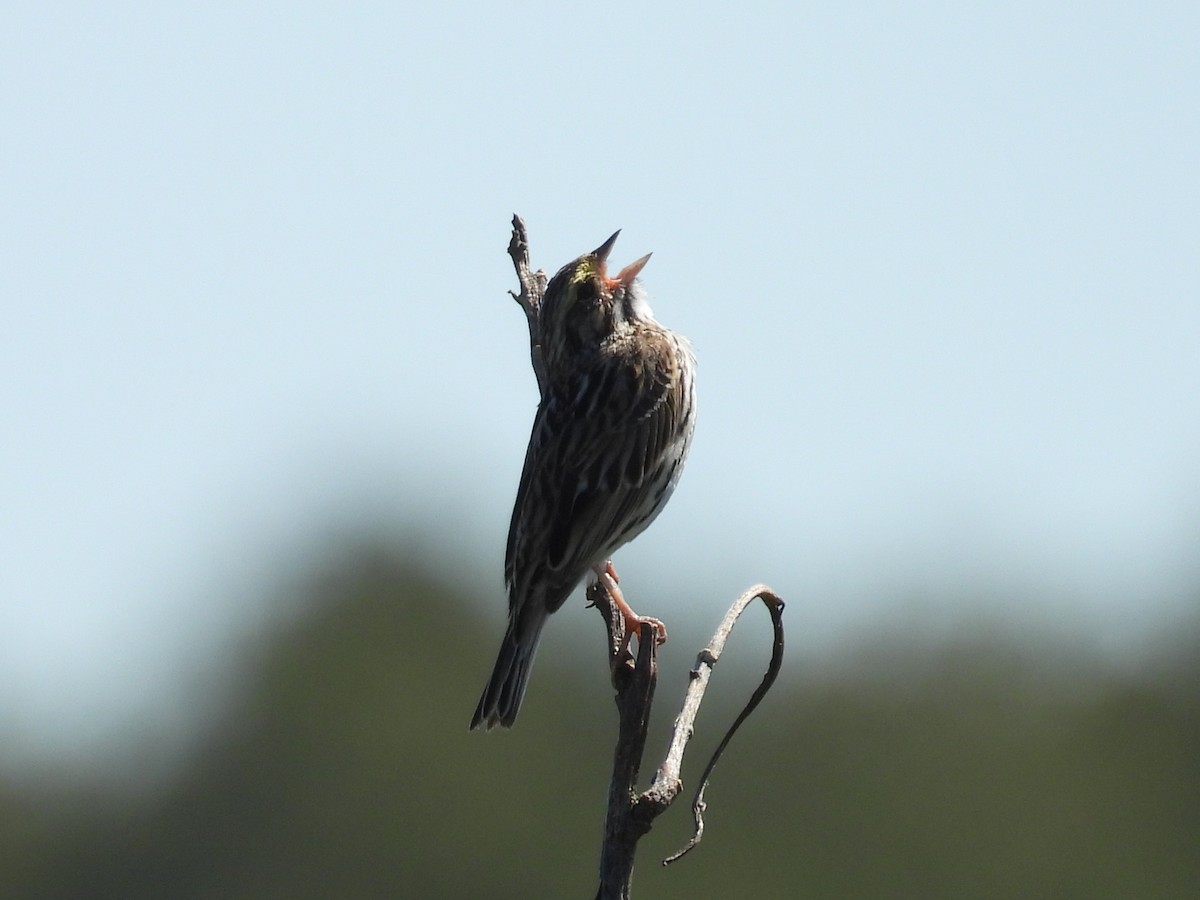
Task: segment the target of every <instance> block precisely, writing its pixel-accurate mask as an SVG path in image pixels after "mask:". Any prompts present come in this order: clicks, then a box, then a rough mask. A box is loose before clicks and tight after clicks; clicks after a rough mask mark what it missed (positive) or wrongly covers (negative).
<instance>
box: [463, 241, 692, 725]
mask: <svg viewBox="0 0 1200 900" xmlns="http://www.w3.org/2000/svg"><path fill="white" fill-rule="evenodd" d="M619 234H620V232H619V231H618V232H617V233H616V234H613V236H612V237H610V238H609V239H608V240H607V241H605V242H604V243H603V244H601V245H600V246H599V247H597V248H596V249H595V250H594V251H592V252H591V253H585V254H584V255H583V256H580V257H579V258H578V259H575V260H573V261H572V262H569V263H567V265H565V266H563V267H562V268H561V269H560V270H559V271H558V273H557V274H556V275H555V276H554V277H553V278H551V279H550V282H549V284H547V286H546V291H545V295H544V296H543V299H542V304H541V307H540V309H539V312H538V322H537V334H538V344H539V346H540V350H541V354H542V360H543V364H544V368H545V383H544V389H543V393H542V398H541V402H540V404H539V405H538V409H537V415H536V416H535V417H534V421H533V431H532V433H531V434H530V437H529V447H528V449H527V450H526V451H525V465H524V468H523V469H522V472H521V481H520V486H519V487H518V489H517V500H516V503H515V505H514V506H513V513H512V521H511V523H510V525H509V530H508V548H507V552H506V553H505V560H504V575H505V584H506V586H507V589H508V628H507V630H506V631H505V633H504V639H503V641H502V642H501V645H500V653H499V655H498V656H497V658H496V664H495V666H494V667H493V669H492V674H491V677H490V678H489V679H488V683H487V687H485V688H484V691H483V696H481V697H480V698H479V705H478V706H477V707H476V709H475V715H474V716H473V717H472V718H471V728H472V729H477V728H480V727H482V728H484V729H489V730H490V729H491V728H493V727H494V726H496V725H500V726H502V727H505V728H507V727H510V726H511V725H512V724H513V722H514V721H515V719H516V717H517V713H518V711H519V710H520V708H521V701H522V700H523V699H524V697H525V689H526V686H527V685H528V683H529V674H530V671H531V669H532V666H533V660H534V656H535V655H536V653H537V648H538V642H539V641H540V639H541V636H542V628H543V627H544V626H545V624H546V620H547V618H548V617H549V616H550V614H551V613H552V612H554V611H555V610H557V609H558V608H559V607H561V606H562V605H563V603H564V602H565V601H566V599H567V597H568V596H569V595H570V594H571V591H572V590H574V588H575V586H576V585H577V584H578V583H579V581H580V580H581V579H582V578H583V577H584V576H585V575H587V574H588V573H589V571H590V572H594V573H595V577H596V578H597V579H598V580H599V581H601V582H602V583H603V586H604V587H605V589H606V590H607V591H608V593H609V595H610V596H612V597H613V599H614V600H615V601H617V603H618V606H619V607H620V608H621V612H622V614H623V616H624V617H625V620H626V625H627V629H626V630H627V633H629V632H632V633H638V634H639V638H640V634H641V631H640V624H641V623H642V622H643V621H647V620H645V619H643V618H641V617H639V616H638V615H637V614H636V613H634V612H633V610H632V609H630V608H629V606H628V604H626V603H625V602H624V599H623V598H622V596H621V593H620V590H619V588H617V584H616V582H617V578H616V571H615V569H614V568H613V566H612V562H611V557H612V554H613V553H615V552H616V550H617V549H619V548H620V547H622V546H623V545H625V544H627V543H628V542H629V541H631V540H633V539H634V538H636V537H637V536H638V535H639V534H641V533H642V532H643V531H644V530H645V529H646V528H647V527H648V526H649V525H650V523H651V522H653V521H654V519H655V517H656V516H658V514H659V513H660V512H661V511H662V509H663V507H664V506H665V505H666V503H667V500H669V499H670V497H671V494H672V492H673V491H674V490H675V485H676V484H677V483H678V481H679V476H680V474H681V473H682V471H683V465H684V462H685V460H686V459H687V454H688V449H689V447H690V446H691V442H692V433H693V431H694V430H695V422H696V385H695V368H696V363H695V357H694V356H693V354H692V350H691V345H690V344H689V343H688V341H687V340H686V339H685V338H683V337H681V336H680V335H678V334H676V333H675V332H673V331H671V330H670V329H669V328H667V327H665V326H664V325H662V324H660V323H659V322H658V320H657V319H655V318H654V313H653V312H652V311H651V309H650V305H649V303H648V302H647V300H646V293H645V290H644V289H643V287H642V284H641V282H640V281H639V280H638V276H639V275H640V274H641V272H642V269H644V268H645V266H646V263H647V262H648V261H649V259H650V254H646V255H645V256H643V257H642V258H641V259H638V260H636V261H634V262H632V263H630V264H629V265H627V266H625V268H623V269H621V270H620V271H619V272H618V273H617V274H616V275H615V276H612V277H610V276H609V274H608V268H607V262H608V256H609V253H610V252H611V251H612V248H613V245H614V244H615V243H616V240H617V235H619ZM651 621H654V622H655V624H656V625H659V626H660V627H661V623H658V622H657V620H651ZM662 635H663V636H664V637H665V629H663V630H662Z"/></svg>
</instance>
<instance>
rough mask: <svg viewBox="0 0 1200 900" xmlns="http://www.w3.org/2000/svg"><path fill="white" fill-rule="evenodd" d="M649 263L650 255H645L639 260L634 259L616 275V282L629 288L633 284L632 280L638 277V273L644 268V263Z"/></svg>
mask: <svg viewBox="0 0 1200 900" xmlns="http://www.w3.org/2000/svg"><path fill="white" fill-rule="evenodd" d="M648 262H650V254H649V253H647V254H646V255H645V256H643V257H642V258H641V259H636V260H634V261H633V262H631V263H630V264H629V265H627V266H626V267H625V268H623V269H622V270H621V271H620V272H618V273H617V281H619V282H620V283H621V284H623V285H625V287H629V286H630V285H631V284H633V279H635V278H637V277H638V273H639V272H641V271H642V269H644V268H646V263H648Z"/></svg>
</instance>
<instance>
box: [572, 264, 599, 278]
mask: <svg viewBox="0 0 1200 900" xmlns="http://www.w3.org/2000/svg"><path fill="white" fill-rule="evenodd" d="M594 274H596V264H595V263H594V262H592V261H591V260H590V259H582V260H580V262H579V265H578V267H576V269H575V271H574V273H573V274H572V275H571V284H583V282H585V281H587V280H588V279H589V278H591V277H592V276H593V275H594Z"/></svg>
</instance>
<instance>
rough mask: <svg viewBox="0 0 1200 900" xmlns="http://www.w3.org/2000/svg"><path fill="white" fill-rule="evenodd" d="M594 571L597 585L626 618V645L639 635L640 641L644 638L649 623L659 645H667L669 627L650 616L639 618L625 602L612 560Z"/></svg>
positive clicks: (594, 568)
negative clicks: (643, 633) (643, 631)
mask: <svg viewBox="0 0 1200 900" xmlns="http://www.w3.org/2000/svg"><path fill="white" fill-rule="evenodd" d="M592 571H594V572H595V573H596V581H597V583H598V584H599V585H600V586H601V587H602V588H603V589H604V590H605V591H606V592H607V593H608V595H609V596H610V597H612V601H613V603H615V604H616V605H617V609H619V610H620V611H621V615H622V616H623V617H624V618H625V643H626V644H628V643H629V640H630V638H632V637H633V635H635V634H636V635H637V636H638V639H639V640H640V639H641V637H642V623H643V622H648V623H650V624H652V625H653V626H654V628H655V630H656V631H657V633H658V643H660V644H665V643H666V642H667V626H666V625H664V624H663V623H662V622H661V621H660V620H658V619H653V618H651V617H650V616H639V615H638V614H637V613H635V612H634V611H633V608H632V607H631V606H630V605H629V604H628V603H626V602H625V596H624V594H622V593H621V589H620V587H618V586H617V582H618V581H619V580H620V579H619V578H617V570H616V569H615V568H613V564H612V560H611V559H610V560H608V561H607V562H605V563H604V564H603V565H598V566H594V567H593V569H592Z"/></svg>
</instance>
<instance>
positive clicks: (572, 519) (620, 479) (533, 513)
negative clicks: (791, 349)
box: [505, 340, 683, 602]
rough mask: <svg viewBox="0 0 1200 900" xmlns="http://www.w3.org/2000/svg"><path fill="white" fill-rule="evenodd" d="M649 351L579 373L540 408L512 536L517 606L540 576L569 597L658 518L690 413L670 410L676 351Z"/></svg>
mask: <svg viewBox="0 0 1200 900" xmlns="http://www.w3.org/2000/svg"><path fill="white" fill-rule="evenodd" d="M646 350H649V351H650V352H645V351H646ZM642 351H643V352H641V353H639V354H638V355H636V356H634V355H632V354H626V355H623V356H617V357H615V358H609V359H606V360H605V362H604V364H603V365H599V366H596V367H593V368H589V369H587V370H581V371H579V372H578V373H576V374H575V375H574V376H573V377H571V378H568V379H566V380H565V381H564V382H563V383H562V384H560V385H558V386H556V388H553V389H551V390H550V391H549V392H548V394H547V396H546V397H545V398H544V400H543V402H542V404H541V406H539V408H538V414H537V417H536V419H535V420H534V425H533V433H532V435H531V436H530V441H529V448H528V450H527V451H526V454H525V468H524V470H523V472H522V473H521V485H520V488H519V489H518V491H517V502H516V505H515V506H514V508H513V517H512V522H511V524H510V526H509V533H508V551H507V553H506V559H505V575H506V580H507V582H508V585H509V589H510V602H515V598H516V596H517V595H518V594H519V593H520V592H521V591H522V589H523V588H524V587H525V585H526V584H527V583H528V580H529V579H530V578H531V577H532V576H534V574H535V573H536V572H538V570H542V569H549V570H550V572H549V573H546V574H549V575H551V576H552V577H553V578H554V580H555V581H556V582H559V583H560V584H566V583H567V582H569V584H566V587H565V588H564V589H565V590H569V589H570V587H571V586H573V585H574V584H575V582H577V581H578V580H579V578H581V577H582V576H583V574H584V573H585V572H586V571H587V568H588V567H589V566H591V565H592V564H594V563H596V562H599V561H600V560H601V558H602V557H605V556H607V555H608V554H609V553H611V552H612V551H613V550H615V549H616V548H617V547H619V546H620V545H621V544H623V543H624V542H625V540H627V539H628V537H627V535H629V534H630V533H631V532H633V531H634V530H635V529H636V527H637V526H638V525H640V524H641V523H642V522H643V521H644V516H646V515H649V514H651V513H652V512H653V509H654V508H655V506H656V503H655V501H654V498H652V497H651V496H650V495H651V493H652V492H653V491H655V490H656V489H660V487H659V485H660V482H661V479H659V478H656V477H655V475H656V473H657V471H658V470H659V468H660V466H661V465H662V463H663V461H664V457H665V456H666V455H667V454H668V452H669V451H670V449H671V446H672V444H673V443H674V442H675V441H676V440H677V439H678V434H679V431H680V427H679V423H678V421H677V417H678V416H679V415H681V410H682V408H683V404H682V403H679V402H675V403H670V402H667V401H668V398H669V396H670V394H671V391H672V390H674V389H678V386H679V384H680V381H681V379H680V378H679V377H678V366H679V361H678V359H677V357H676V353H675V349H674V346H673V344H672V343H671V342H670V341H667V340H664V341H662V342H660V343H657V344H654V345H651V346H649V347H647V346H646V345H645V344H643V345H642Z"/></svg>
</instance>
